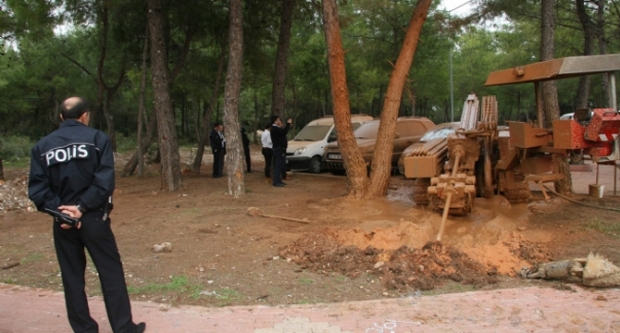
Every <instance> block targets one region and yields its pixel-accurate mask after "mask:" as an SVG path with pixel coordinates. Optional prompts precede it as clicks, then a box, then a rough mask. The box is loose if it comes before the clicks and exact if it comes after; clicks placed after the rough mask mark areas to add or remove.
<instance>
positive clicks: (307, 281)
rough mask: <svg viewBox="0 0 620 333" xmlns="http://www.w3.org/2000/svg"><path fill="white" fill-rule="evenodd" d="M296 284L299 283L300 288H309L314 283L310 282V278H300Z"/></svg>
mask: <svg viewBox="0 0 620 333" xmlns="http://www.w3.org/2000/svg"><path fill="white" fill-rule="evenodd" d="M297 283H299V284H300V285H302V286H309V285H311V284H313V283H314V280H312V279H311V278H307V277H302V278H299V279H298V280H297Z"/></svg>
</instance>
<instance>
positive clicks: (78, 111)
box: [60, 97, 90, 120]
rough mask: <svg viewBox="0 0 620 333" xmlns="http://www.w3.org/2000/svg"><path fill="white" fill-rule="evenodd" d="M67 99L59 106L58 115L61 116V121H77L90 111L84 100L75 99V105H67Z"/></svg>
mask: <svg viewBox="0 0 620 333" xmlns="http://www.w3.org/2000/svg"><path fill="white" fill-rule="evenodd" d="M69 99H70V98H69ZM69 99H66V100H65V101H64V102H62V104H60V114H61V115H62V119H65V120H66V119H79V118H80V117H81V116H82V115H83V114H84V113H86V112H89V111H90V106H89V105H88V101H87V100H85V99H84V98H81V97H77V98H76V99H77V102H76V103H67V101H68V100H69Z"/></svg>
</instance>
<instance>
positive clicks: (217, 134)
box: [209, 123, 226, 178]
mask: <svg viewBox="0 0 620 333" xmlns="http://www.w3.org/2000/svg"><path fill="white" fill-rule="evenodd" d="M223 130H224V127H223V126H222V124H221V123H215V124H214V125H213V130H211V133H210V134H209V143H210V144H211V152H213V178H220V177H222V176H223V175H224V173H223V170H224V155H226V139H225V138H224V134H222V131H223Z"/></svg>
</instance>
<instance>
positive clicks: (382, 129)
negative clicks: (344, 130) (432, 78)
mask: <svg viewBox="0 0 620 333" xmlns="http://www.w3.org/2000/svg"><path fill="white" fill-rule="evenodd" d="M431 2H432V0H420V1H418V4H417V5H416V8H415V10H414V12H413V15H412V16H411V21H410V22H409V27H408V28H407V34H406V35H405V40H404V43H403V47H402V49H401V50H400V54H399V55H398V60H396V66H395V68H394V70H393V71H392V75H391V77H390V84H389V86H388V89H387V92H386V98H385V103H384V105H383V111H382V112H381V123H380V124H379V133H378V135H377V144H376V146H375V152H374V154H373V160H372V166H371V176H370V186H369V189H368V193H367V195H368V196H370V197H374V196H384V195H385V194H386V193H387V187H388V182H389V180H390V172H391V168H392V151H393V149H394V130H395V129H396V118H398V110H399V108H400V102H401V99H402V95H403V88H404V86H405V81H406V79H407V76H408V75H409V70H410V68H411V64H412V63H413V57H414V55H415V51H416V48H417V46H418V41H419V39H420V33H421V32H422V26H423V25H424V21H425V20H426V17H427V15H428V9H429V7H430V5H431Z"/></svg>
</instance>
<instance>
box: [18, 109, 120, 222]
mask: <svg viewBox="0 0 620 333" xmlns="http://www.w3.org/2000/svg"><path fill="white" fill-rule="evenodd" d="M113 192H114V154H113V152H112V146H111V144H110V140H109V138H108V136H107V135H106V134H105V133H103V132H101V131H99V130H96V129H94V128H90V127H88V126H86V125H84V124H82V123H80V122H79V121H77V120H73V119H68V120H65V121H64V122H63V123H62V124H61V125H60V128H58V129H57V130H56V131H54V132H52V133H50V134H49V135H48V136H46V137H44V138H43V139H41V140H40V141H39V142H37V144H36V145H35V146H34V147H33V148H32V151H31V160H30V179H29V181H28V196H29V197H30V200H32V201H33V202H34V204H35V205H36V206H37V209H38V210H40V211H43V210H44V209H45V208H47V209H51V210H54V211H57V210H58V207H59V206H61V205H78V204H79V205H80V207H82V208H83V209H85V210H93V209H99V208H101V207H104V205H105V204H106V203H107V202H108V200H109V198H110V196H111V195H112V193H113Z"/></svg>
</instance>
